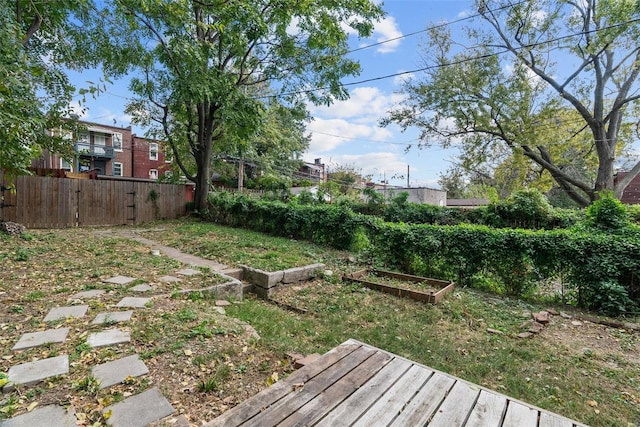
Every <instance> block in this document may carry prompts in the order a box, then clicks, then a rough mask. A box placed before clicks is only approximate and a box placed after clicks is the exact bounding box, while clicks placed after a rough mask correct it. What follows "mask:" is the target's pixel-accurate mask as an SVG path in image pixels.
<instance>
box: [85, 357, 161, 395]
mask: <svg viewBox="0 0 640 427" xmlns="http://www.w3.org/2000/svg"><path fill="white" fill-rule="evenodd" d="M91 373H92V374H93V376H94V378H96V379H97V380H98V381H99V382H100V388H101V389H103V388H105V387H110V386H112V385H115V384H120V383H121V382H122V381H124V380H125V379H126V378H127V377H140V376H142V375H146V374H148V373H149V369H148V368H147V366H146V365H145V364H144V362H143V361H142V360H140V358H139V357H138V355H137V354H134V355H132V356H127V357H123V358H122V359H118V360H114V361H113V362H107V363H103V364H102V365H98V366H96V367H94V368H93V370H92V371H91Z"/></svg>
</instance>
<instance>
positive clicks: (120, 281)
mask: <svg viewBox="0 0 640 427" xmlns="http://www.w3.org/2000/svg"><path fill="white" fill-rule="evenodd" d="M134 280H137V279H136V278H135V277H127V276H114V277H111V278H110V279H106V280H103V282H104V283H112V284H114V285H127V284H129V283H131V282H133V281H134Z"/></svg>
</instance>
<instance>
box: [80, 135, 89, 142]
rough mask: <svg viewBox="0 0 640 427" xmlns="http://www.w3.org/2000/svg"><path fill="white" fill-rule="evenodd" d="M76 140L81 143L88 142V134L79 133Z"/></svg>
mask: <svg viewBox="0 0 640 427" xmlns="http://www.w3.org/2000/svg"><path fill="white" fill-rule="evenodd" d="M78 140H79V141H80V142H82V143H85V144H88V143H89V134H88V133H81V134H80V135H78Z"/></svg>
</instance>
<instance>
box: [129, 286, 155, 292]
mask: <svg viewBox="0 0 640 427" xmlns="http://www.w3.org/2000/svg"><path fill="white" fill-rule="evenodd" d="M154 289H155V288H154V287H153V286H150V285H147V284H143V285H136V286H134V287H133V288H131V290H132V291H135V292H147V291H152V290H154Z"/></svg>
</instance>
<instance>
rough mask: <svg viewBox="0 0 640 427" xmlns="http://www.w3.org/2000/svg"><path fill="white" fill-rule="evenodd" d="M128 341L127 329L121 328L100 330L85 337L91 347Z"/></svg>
mask: <svg viewBox="0 0 640 427" xmlns="http://www.w3.org/2000/svg"><path fill="white" fill-rule="evenodd" d="M130 341H131V335H129V331H124V330H122V329H107V330H106V331H102V332H94V333H92V334H89V337H88V338H87V344H89V347H92V348H94V347H104V346H107V345H115V344H122V343H125V342H130Z"/></svg>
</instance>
